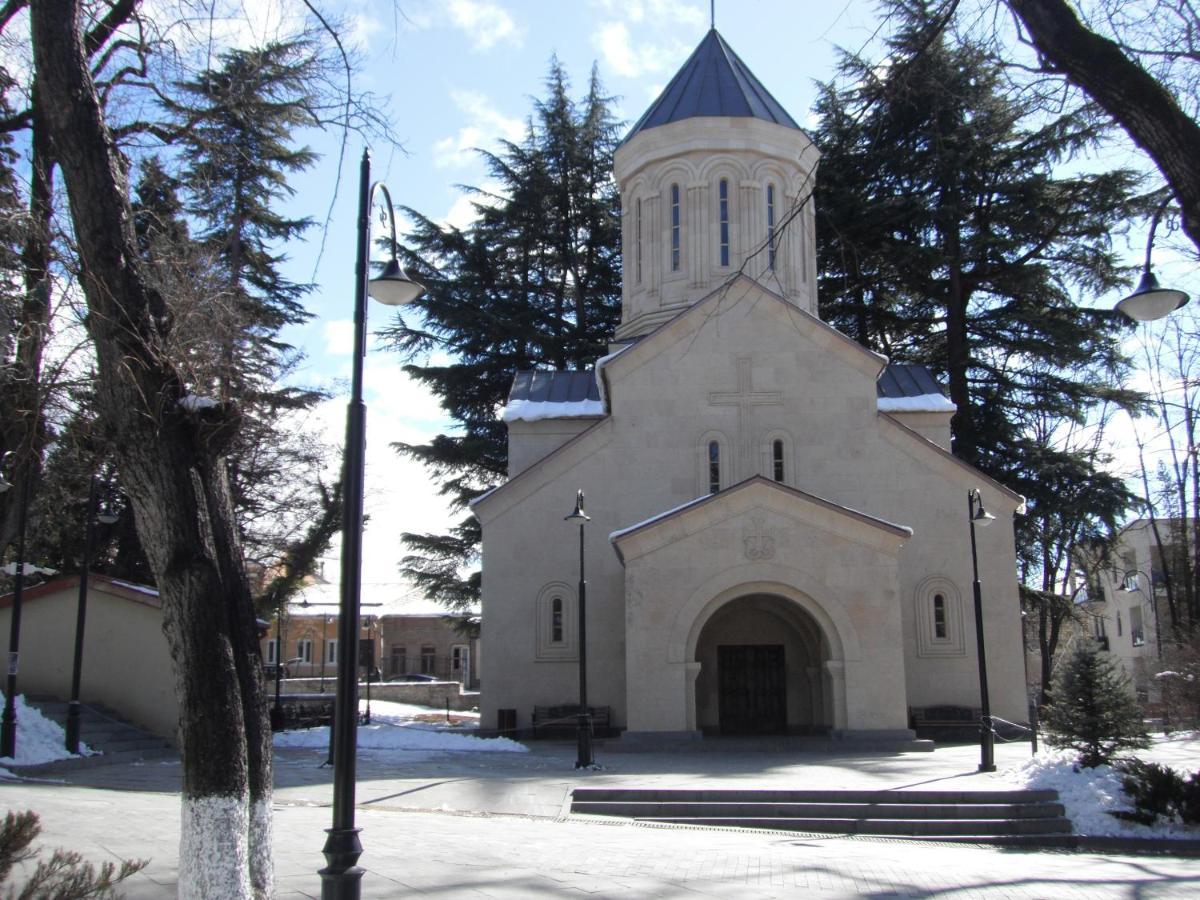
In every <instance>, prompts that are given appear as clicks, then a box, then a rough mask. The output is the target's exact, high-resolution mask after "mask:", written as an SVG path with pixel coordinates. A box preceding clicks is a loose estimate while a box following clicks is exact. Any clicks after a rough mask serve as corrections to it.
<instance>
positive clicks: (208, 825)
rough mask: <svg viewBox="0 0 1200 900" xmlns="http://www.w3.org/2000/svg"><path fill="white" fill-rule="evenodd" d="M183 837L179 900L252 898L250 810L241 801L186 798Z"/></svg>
mask: <svg viewBox="0 0 1200 900" xmlns="http://www.w3.org/2000/svg"><path fill="white" fill-rule="evenodd" d="M182 812H183V822H182V830H181V831H180V837H179V900H206V898H211V897H223V898H229V900H235V898H241V897H245V898H249V897H252V896H254V895H253V893H252V892H251V890H250V873H249V868H248V866H247V861H248V850H247V846H246V845H247V840H246V836H247V827H248V821H247V809H246V801H245V799H243V798H240V797H228V796H226V797H192V798H187V797H185V798H184V800H183V803H182Z"/></svg>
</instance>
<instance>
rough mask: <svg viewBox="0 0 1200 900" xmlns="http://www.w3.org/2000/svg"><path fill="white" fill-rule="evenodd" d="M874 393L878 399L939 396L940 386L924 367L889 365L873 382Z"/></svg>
mask: <svg viewBox="0 0 1200 900" xmlns="http://www.w3.org/2000/svg"><path fill="white" fill-rule="evenodd" d="M875 393H876V394H877V395H878V396H880V397H925V396H928V395H930V394H939V395H941V394H942V386H941V385H940V384H938V382H937V379H936V378H934V377H933V373H932V372H930V371H929V369H928V368H926V367H925V366H922V365H917V364H908V363H889V364H888V366H887V367H886V368H885V369H884V370H883V372H882V373H880V375H879V380H878V381H876V382H875ZM943 396H944V395H943Z"/></svg>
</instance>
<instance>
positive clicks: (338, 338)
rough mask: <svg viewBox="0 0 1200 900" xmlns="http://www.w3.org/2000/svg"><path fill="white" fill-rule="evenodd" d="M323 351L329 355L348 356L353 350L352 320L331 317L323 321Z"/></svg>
mask: <svg viewBox="0 0 1200 900" xmlns="http://www.w3.org/2000/svg"><path fill="white" fill-rule="evenodd" d="M324 326H325V327H324V331H325V352H326V353H328V354H329V355H330V356H349V355H350V354H351V353H353V352H354V322H353V321H351V320H350V319H331V320H329V321H326V322H325V323H324Z"/></svg>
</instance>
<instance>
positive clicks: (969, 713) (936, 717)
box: [908, 705, 983, 741]
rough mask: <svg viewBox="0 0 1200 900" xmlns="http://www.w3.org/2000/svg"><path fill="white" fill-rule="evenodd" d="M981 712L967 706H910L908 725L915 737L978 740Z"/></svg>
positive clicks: (943, 739) (942, 739)
mask: <svg viewBox="0 0 1200 900" xmlns="http://www.w3.org/2000/svg"><path fill="white" fill-rule="evenodd" d="M982 715H983V711H982V710H980V709H979V708H977V707H975V708H972V707H969V706H950V705H945V706H910V707H909V708H908V725H909V727H910V728H911V729H912V730H913V731H915V732H916V733H917V737H928V738H932V739H934V740H941V741H973V740H978V738H979V720H980V716H982Z"/></svg>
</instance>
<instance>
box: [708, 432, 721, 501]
mask: <svg viewBox="0 0 1200 900" xmlns="http://www.w3.org/2000/svg"><path fill="white" fill-rule="evenodd" d="M720 489H721V445H720V444H719V443H718V442H717V441H709V442H708V492H709V493H710V494H715V493H716V492H717V491H719V490H720Z"/></svg>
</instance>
